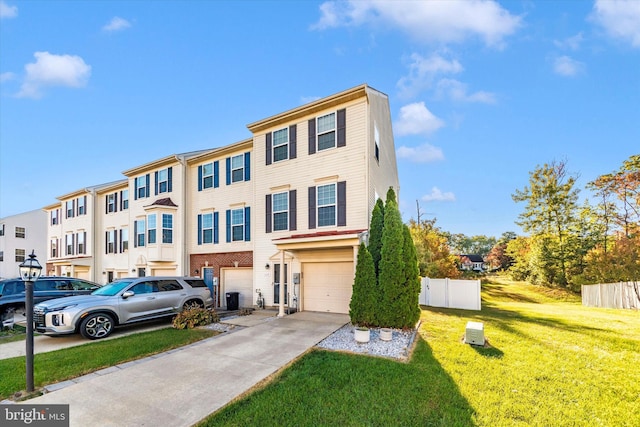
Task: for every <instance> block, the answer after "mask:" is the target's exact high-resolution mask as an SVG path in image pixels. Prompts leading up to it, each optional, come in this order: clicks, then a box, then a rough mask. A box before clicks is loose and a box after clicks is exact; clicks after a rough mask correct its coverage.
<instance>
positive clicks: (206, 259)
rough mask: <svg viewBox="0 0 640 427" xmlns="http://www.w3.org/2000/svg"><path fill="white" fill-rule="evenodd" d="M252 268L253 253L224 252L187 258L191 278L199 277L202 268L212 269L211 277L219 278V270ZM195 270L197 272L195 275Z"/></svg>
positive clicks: (193, 255)
mask: <svg viewBox="0 0 640 427" xmlns="http://www.w3.org/2000/svg"><path fill="white" fill-rule="evenodd" d="M235 262H237V263H238V265H237V267H253V251H243V252H224V253H211V254H191V256H190V257H189V273H190V275H192V276H199V275H200V273H201V272H202V267H212V268H213V277H218V278H220V268H225V267H236V265H235ZM196 270H198V272H197V273H196Z"/></svg>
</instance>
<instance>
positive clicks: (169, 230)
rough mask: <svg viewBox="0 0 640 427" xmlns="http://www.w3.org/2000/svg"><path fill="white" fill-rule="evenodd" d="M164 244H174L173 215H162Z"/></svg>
mask: <svg viewBox="0 0 640 427" xmlns="http://www.w3.org/2000/svg"><path fill="white" fill-rule="evenodd" d="M162 243H173V215H171V214H162Z"/></svg>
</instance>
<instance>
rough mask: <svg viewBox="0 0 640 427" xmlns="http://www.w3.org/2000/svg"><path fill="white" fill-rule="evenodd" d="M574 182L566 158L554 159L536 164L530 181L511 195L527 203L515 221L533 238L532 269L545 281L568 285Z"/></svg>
mask: <svg viewBox="0 0 640 427" xmlns="http://www.w3.org/2000/svg"><path fill="white" fill-rule="evenodd" d="M575 183H576V177H574V176H571V175H570V174H569V173H568V171H567V164H566V162H564V161H562V162H555V161H554V162H551V163H550V164H544V165H543V166H538V167H536V169H535V170H534V171H533V172H531V173H530V174H529V185H528V186H526V187H524V189H522V190H516V192H515V193H514V194H513V195H512V198H513V200H514V201H515V202H518V203H525V204H526V205H525V208H524V211H523V212H522V213H521V214H520V215H519V217H518V218H519V221H517V224H518V225H520V226H521V227H522V228H523V230H524V231H525V232H527V233H529V234H530V235H531V237H532V238H534V243H535V244H534V245H533V246H532V249H533V250H532V256H533V257H534V258H533V259H532V266H533V271H532V273H533V274H535V277H536V278H537V279H538V280H543V281H544V282H546V283H545V284H558V285H561V286H567V285H568V284H569V282H570V280H571V277H569V272H568V266H569V261H570V259H571V258H572V257H574V256H575V253H573V251H572V248H571V245H569V241H570V237H571V236H570V233H571V230H572V229H575V228H574V225H575V223H576V221H577V211H578V207H577V200H578V193H579V190H578V189H576V188H575ZM549 280H550V281H549Z"/></svg>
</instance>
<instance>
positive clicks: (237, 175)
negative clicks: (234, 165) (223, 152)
mask: <svg viewBox="0 0 640 427" xmlns="http://www.w3.org/2000/svg"><path fill="white" fill-rule="evenodd" d="M243 180H244V171H243V170H242V169H236V170H234V171H233V172H231V182H238V181H243Z"/></svg>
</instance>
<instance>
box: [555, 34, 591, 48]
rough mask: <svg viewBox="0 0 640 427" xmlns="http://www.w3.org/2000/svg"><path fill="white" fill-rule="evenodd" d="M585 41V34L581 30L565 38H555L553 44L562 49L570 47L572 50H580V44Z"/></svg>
mask: <svg viewBox="0 0 640 427" xmlns="http://www.w3.org/2000/svg"><path fill="white" fill-rule="evenodd" d="M583 41H584V36H583V35H582V32H579V33H578V34H576V35H575V36H572V37H567V38H566V39H564V40H554V42H553V44H555V45H556V46H557V47H559V48H561V49H570V50H578V49H580V45H581V44H582V42H583Z"/></svg>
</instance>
